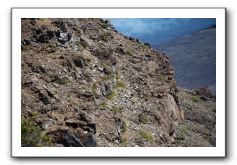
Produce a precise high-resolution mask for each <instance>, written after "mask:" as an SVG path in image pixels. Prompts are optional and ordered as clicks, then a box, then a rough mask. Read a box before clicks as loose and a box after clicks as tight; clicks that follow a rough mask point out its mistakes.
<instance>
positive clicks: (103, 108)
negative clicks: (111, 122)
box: [97, 101, 110, 110]
mask: <svg viewBox="0 0 237 165" xmlns="http://www.w3.org/2000/svg"><path fill="white" fill-rule="evenodd" d="M97 109H100V110H106V109H110V108H109V106H108V104H107V103H106V102H105V101H103V102H102V103H100V104H99V105H98V106H97Z"/></svg>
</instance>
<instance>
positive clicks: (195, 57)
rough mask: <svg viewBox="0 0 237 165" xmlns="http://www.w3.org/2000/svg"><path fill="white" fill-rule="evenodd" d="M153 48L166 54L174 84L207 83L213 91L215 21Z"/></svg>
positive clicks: (189, 86) (192, 84)
mask: <svg viewBox="0 0 237 165" xmlns="http://www.w3.org/2000/svg"><path fill="white" fill-rule="evenodd" d="M156 48H157V49H158V50H159V51H161V52H163V53H165V54H166V55H167V56H168V57H169V58H170V60H171V63H172V64H173V66H174V69H175V73H176V75H175V77H176V78H175V79H176V82H177V85H178V86H180V87H186V88H197V87H201V86H208V87H210V88H211V89H212V90H213V91H214V92H215V84H216V28H215V25H214V26H210V27H208V28H205V29H203V30H200V31H197V32H194V33H192V34H190V35H185V36H182V37H178V38H175V39H173V40H171V41H169V42H166V43H162V44H160V45H158V46H156Z"/></svg>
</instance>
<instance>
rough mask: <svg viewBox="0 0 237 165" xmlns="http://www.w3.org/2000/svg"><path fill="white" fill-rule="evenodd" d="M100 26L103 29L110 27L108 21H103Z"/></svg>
mask: <svg viewBox="0 0 237 165" xmlns="http://www.w3.org/2000/svg"><path fill="white" fill-rule="evenodd" d="M100 26H101V27H102V28H103V29H106V28H107V27H108V24H107V23H106V22H101V23H100Z"/></svg>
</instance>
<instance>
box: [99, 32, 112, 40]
mask: <svg viewBox="0 0 237 165" xmlns="http://www.w3.org/2000/svg"><path fill="white" fill-rule="evenodd" d="M110 36H111V33H109V32H106V33H103V34H101V35H100V36H99V39H100V40H102V41H104V42H108V41H109V39H110Z"/></svg>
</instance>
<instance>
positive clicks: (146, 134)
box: [139, 129, 154, 143]
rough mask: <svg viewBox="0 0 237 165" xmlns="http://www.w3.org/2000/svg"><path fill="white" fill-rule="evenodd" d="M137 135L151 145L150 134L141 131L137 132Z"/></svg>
mask: <svg viewBox="0 0 237 165" xmlns="http://www.w3.org/2000/svg"><path fill="white" fill-rule="evenodd" d="M139 134H140V136H141V137H142V138H143V139H146V141H148V142H150V143H152V142H153V141H154V139H153V136H152V134H151V133H149V132H146V131H144V130H143V129H140V130H139Z"/></svg>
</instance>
